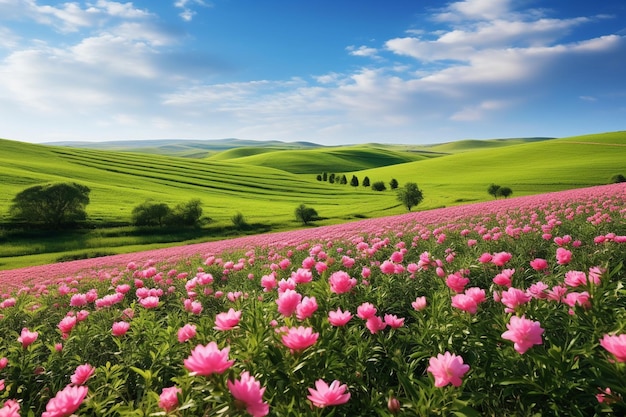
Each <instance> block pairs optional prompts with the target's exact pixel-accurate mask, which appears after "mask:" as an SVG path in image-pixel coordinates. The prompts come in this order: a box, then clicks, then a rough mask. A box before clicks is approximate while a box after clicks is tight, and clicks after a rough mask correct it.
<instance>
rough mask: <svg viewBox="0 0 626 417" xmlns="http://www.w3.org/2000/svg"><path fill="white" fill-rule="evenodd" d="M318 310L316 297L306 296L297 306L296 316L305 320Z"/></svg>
mask: <svg viewBox="0 0 626 417" xmlns="http://www.w3.org/2000/svg"><path fill="white" fill-rule="evenodd" d="M316 311H317V300H316V299H315V297H304V298H303V299H302V301H300V304H298V306H297V307H296V317H297V318H298V320H304V319H307V318H309V317H311V316H312V315H313V313H315V312H316Z"/></svg>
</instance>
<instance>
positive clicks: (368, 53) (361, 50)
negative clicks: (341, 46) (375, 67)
mask: <svg viewBox="0 0 626 417" xmlns="http://www.w3.org/2000/svg"><path fill="white" fill-rule="evenodd" d="M346 50H347V51H348V52H349V53H350V55H352V56H364V57H376V56H377V54H378V50H377V49H376V48H370V47H367V46H364V45H363V46H359V47H358V48H357V47H355V46H348V47H347V48H346Z"/></svg>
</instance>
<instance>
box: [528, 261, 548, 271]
mask: <svg viewBox="0 0 626 417" xmlns="http://www.w3.org/2000/svg"><path fill="white" fill-rule="evenodd" d="M530 267H531V268H532V269H534V270H535V271H543V270H544V269H546V268H547V267H548V261H546V260H545V259H542V258H535V259H533V260H532V261H530Z"/></svg>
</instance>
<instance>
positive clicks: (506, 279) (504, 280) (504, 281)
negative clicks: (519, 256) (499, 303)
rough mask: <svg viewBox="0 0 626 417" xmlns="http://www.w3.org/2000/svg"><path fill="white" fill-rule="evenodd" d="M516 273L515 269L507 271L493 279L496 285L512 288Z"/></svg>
mask: <svg viewBox="0 0 626 417" xmlns="http://www.w3.org/2000/svg"><path fill="white" fill-rule="evenodd" d="M514 273H515V269H505V270H503V271H502V272H500V273H499V274H498V275H496V276H495V277H494V278H493V282H494V284H496V285H500V286H503V287H507V288H510V287H511V278H512V277H513V274H514Z"/></svg>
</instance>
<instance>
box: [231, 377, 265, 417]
mask: <svg viewBox="0 0 626 417" xmlns="http://www.w3.org/2000/svg"><path fill="white" fill-rule="evenodd" d="M226 385H228V390H229V391H230V393H231V394H232V395H233V397H235V400H236V401H235V404H236V405H237V408H238V409H239V408H240V407H241V408H243V407H245V408H246V411H247V412H248V414H250V415H251V416H252V417H263V416H266V415H267V414H268V413H269V412H270V406H269V404H267V403H264V402H263V393H264V392H265V388H261V383H260V382H259V381H257V380H256V379H254V377H253V376H250V374H249V373H248V371H244V372H242V373H241V377H240V379H239V380H237V379H236V380H234V381H232V382H231V381H230V380H228V381H227V382H226Z"/></svg>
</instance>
